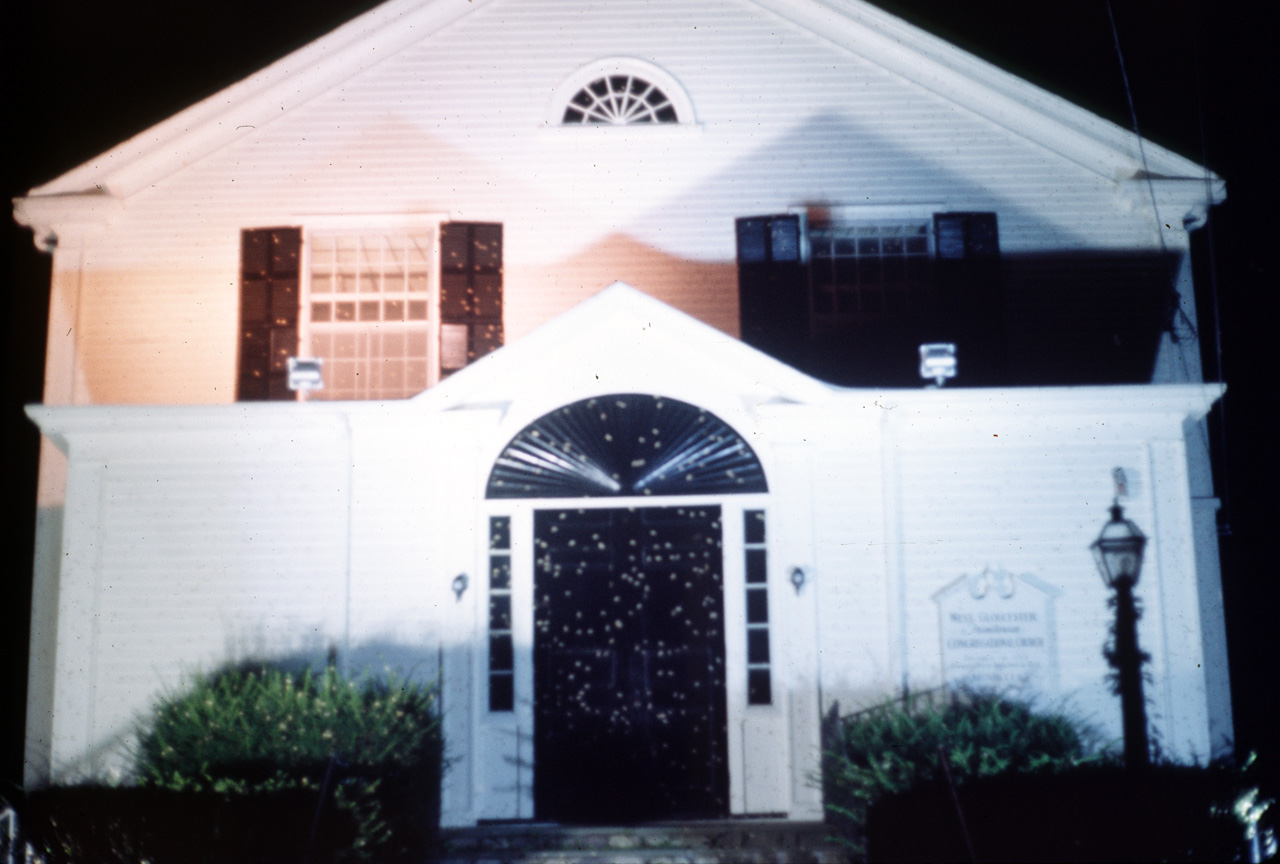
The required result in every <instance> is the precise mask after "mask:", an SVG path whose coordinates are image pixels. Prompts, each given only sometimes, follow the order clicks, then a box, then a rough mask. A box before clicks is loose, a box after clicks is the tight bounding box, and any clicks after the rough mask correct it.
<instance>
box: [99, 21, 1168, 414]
mask: <svg viewBox="0 0 1280 864" xmlns="http://www.w3.org/2000/svg"><path fill="white" fill-rule="evenodd" d="M616 56H628V57H637V58H643V59H646V60H648V61H651V62H653V63H655V64H656V65H658V66H659V67H660V68H662V69H664V70H666V71H667V72H668V73H670V74H671V75H673V76H675V78H676V79H677V80H678V81H679V82H680V83H681V84H682V85H683V87H684V88H685V90H686V91H687V92H688V94H689V96H690V98H691V100H692V102H693V105H694V107H695V111H696V120H697V123H698V125H697V126H696V127H694V128H687V129H684V128H682V129H668V128H652V129H599V128H582V129H565V128H557V127H550V128H548V127H546V125H545V121H546V118H547V112H548V105H549V99H550V97H551V94H552V92H553V91H554V90H555V88H556V87H557V86H558V85H559V84H560V82H561V81H563V80H564V79H565V78H566V77H567V76H568V75H570V74H572V73H573V72H574V71H575V70H577V69H578V68H580V67H582V66H583V65H585V64H587V63H590V62H592V61H595V60H598V59H600V58H606V57H616ZM762 58H765V61H767V62H762ZM255 125H257V124H255ZM903 202H916V203H917V205H918V209H919V210H920V212H921V213H922V214H926V215H927V213H929V212H930V211H931V209H936V208H938V207H943V208H951V209H983V210H994V211H996V212H997V214H998V216H999V220H1000V230H1001V237H1000V240H1001V247H1002V249H1004V250H1005V251H1006V252H1010V253H1019V252H1031V251H1042V250H1045V249H1079V248H1111V249H1135V248H1154V246H1155V244H1156V243H1157V239H1156V237H1155V234H1154V229H1155V223H1154V220H1148V219H1143V218H1141V216H1140V215H1138V216H1135V213H1134V212H1133V208H1132V204H1131V201H1130V199H1129V197H1128V195H1127V193H1125V191H1124V190H1123V189H1122V188H1121V187H1120V185H1118V184H1116V183H1113V182H1111V181H1109V180H1106V179H1104V178H1101V177H1099V176H1097V175H1095V174H1093V173H1090V172H1088V171H1086V170H1085V169H1084V168H1081V167H1080V166H1077V165H1075V164H1073V163H1071V162H1069V161H1067V160H1066V159H1064V158H1062V157H1060V156H1057V155H1055V154H1052V153H1050V152H1048V151H1046V150H1045V149H1044V148H1043V147H1041V146H1040V145H1037V144H1032V143H1030V142H1029V141H1027V140H1026V139H1024V138H1021V137H1019V136H1017V135H1015V134H1013V133H1012V132H1009V131H1008V130H1006V129H1003V128H1001V127H999V126H997V125H995V124H993V123H991V122H990V121H988V120H986V119H983V118H981V117H978V116H976V115H974V114H973V113H972V112H970V111H968V110H966V109H961V108H958V107H957V106H956V105H955V104H954V103H952V102H950V101H949V100H947V99H945V98H943V97H941V96H939V95H937V94H935V93H932V92H930V91H928V90H926V89H924V88H923V87H921V86H919V85H917V84H914V83H911V82H907V81H905V80H904V79H902V78H900V77H898V76H896V75H894V74H892V73H890V72H888V71H886V70H885V69H883V68H882V67H880V66H877V65H875V64H873V63H870V62H868V61H866V60H864V59H862V58H860V57H858V56H856V55H855V54H854V53H851V52H849V51H847V50H845V49H843V48H839V47H836V46H835V45H833V44H832V43H831V42H829V41H827V40H825V39H822V38H821V37H819V36H817V35H814V34H813V33H810V32H808V31H806V30H803V29H801V28H799V27H796V26H795V25H792V24H790V23H787V22H785V21H783V20H782V19H780V18H778V17H776V16H774V15H772V14H770V13H767V12H764V11H763V10H761V9H760V8H759V7H757V6H756V5H754V4H751V3H748V2H745V0H726V2H715V3H707V4H697V7H696V8H693V7H691V6H690V4H687V3H674V2H671V3H641V2H638V0H637V2H616V3H610V4H602V5H599V6H594V7H591V8H589V9H586V10H584V9H582V8H581V7H580V6H579V5H576V4H569V3H561V2H538V3H514V2H495V3H490V4H488V5H486V6H484V7H483V8H480V9H478V10H477V11H476V12H475V13H474V14H470V15H467V16H464V17H463V18H462V19H460V20H459V21H457V22H455V23H454V24H452V25H451V26H449V27H447V28H445V29H444V30H442V31H440V32H438V33H435V34H432V35H429V36H426V37H425V38H423V39H422V40H420V41H419V42H417V43H415V44H413V45H410V46H409V47H407V48H405V49H403V50H401V51H400V52H398V53H396V54H395V55H394V56H389V57H387V58H385V59H382V60H380V61H379V62H376V63H373V64H371V65H369V66H368V67H367V68H365V69H364V71H362V72H360V73H358V74H356V75H354V76H353V77H351V78H349V79H348V80H346V81H344V82H342V83H341V84H339V85H337V86H334V87H333V88H331V89H330V90H329V91H327V92H324V93H322V94H320V95H318V96H316V97H314V98H313V99H311V100H310V101H308V102H306V103H305V104H303V105H302V106H300V107H296V108H293V109H291V110H289V111H287V112H282V114H281V115H280V116H279V118H277V119H274V120H272V121H271V122H268V123H265V124H260V125H258V128H257V129H255V130H254V131H253V132H252V133H251V134H248V135H246V136H244V137H242V138H239V139H237V140H236V141H235V142H233V143H231V144H229V145H227V146H225V147H224V148H222V149H220V150H217V151H216V152H214V153H212V154H210V155H208V156H205V157H203V158H199V159H197V160H195V161H194V162H192V164H190V165H188V166H187V167H185V168H183V169H181V170H179V171H177V172H176V173H173V174H171V175H170V176H168V177H165V178H164V179H163V180H161V181H160V182H158V183H155V184H153V185H152V186H151V187H150V188H147V189H144V190H142V191H140V192H138V193H136V194H135V195H133V196H132V197H131V198H130V199H129V202H128V207H127V209H126V211H125V212H124V213H123V214H121V215H120V216H119V217H118V219H117V220H116V222H115V223H114V225H113V226H112V227H111V228H110V229H109V230H108V231H106V232H103V233H101V234H98V235H96V236H93V237H91V238H89V239H87V240H86V241H85V243H86V248H87V250H88V254H87V255H86V257H85V259H84V262H85V263H84V265H83V266H84V270H85V280H86V282H85V284H86V286H87V287H88V289H89V293H90V294H91V295H92V296H91V298H90V299H89V300H88V301H87V302H88V303H90V304H92V303H96V304H98V308H96V309H94V312H95V315H94V316H93V317H91V318H89V319H87V320H91V321H93V322H95V323H94V325H93V326H86V328H85V331H84V332H83V333H81V334H80V340H81V341H80V342H79V345H78V349H79V352H80V356H81V364H82V365H83V367H84V368H85V369H87V370H91V371H90V374H91V376H92V379H93V380H92V381H91V382H90V387H89V390H90V398H91V399H92V400H94V401H99V402H117V401H120V402H166V401H173V402H200V401H211V402H216V401H224V400H230V399H231V398H233V397H232V393H233V390H234V387H233V377H234V369H233V365H234V344H235V341H234V327H235V323H234V322H235V315H236V312H235V302H236V301H235V298H236V281H237V278H238V276H237V273H236V260H237V258H236V255H237V249H238V243H239V232H240V230H241V229H242V228H245V227H254V226H264V225H277V224H279V225H304V226H305V225H306V224H307V221H308V218H309V217H313V216H317V215H326V216H333V215H335V214H353V219H352V221H353V224H357V223H358V218H356V217H357V216H358V215H359V214H378V215H385V214H397V213H437V214H448V215H449V216H450V217H451V218H456V219H465V220H484V221H497V222H502V223H503V224H504V231H505V252H506V261H505V264H506V267H507V270H508V274H509V277H508V279H507V287H506V297H507V309H506V318H507V321H506V331H507V334H508V338H509V339H511V338H516V337H518V336H519V335H521V334H523V333H526V332H528V331H529V330H531V329H533V328H534V327H536V326H537V325H538V324H540V323H542V322H545V321H547V320H549V319H550V318H552V317H554V316H555V315H556V314H558V313H559V312H562V311H563V310H565V309H566V308H568V307H570V306H572V305H574V304H575V303H577V302H579V301H580V300H582V299H585V298H586V297H588V296H590V295H591V294H593V293H594V292H596V291H597V290H599V289H600V288H601V287H603V286H604V285H606V284H609V283H610V282H612V281H614V280H616V279H625V280H626V281H628V282H631V283H632V284H636V285H638V286H639V287H641V288H642V289H644V290H646V291H648V292H650V293H652V294H653V295H654V296H657V297H659V298H661V299H663V300H664V301H666V302H669V303H672V304H673V305H675V306H677V307H678V308H681V309H683V310H685V311H688V312H689V313H691V314H693V315H695V316H696V317H698V318H700V319H701V320H703V321H706V322H707V323H709V324H711V325H712V326H715V327H717V328H719V329H721V330H723V331H725V332H727V333H729V334H731V335H736V333H737V297H736V271H735V270H734V264H733V261H734V240H733V220H734V219H735V218H736V217H738V216H742V215H748V214H752V213H768V212H778V211H782V210H786V209H788V208H795V207H800V206H804V205H811V204H818V205H849V204H862V203H869V204H901V203H903ZM86 308H89V307H88V306H87V307H86ZM99 313H100V314H99ZM187 358H197V360H198V362H196V363H195V364H194V365H197V366H201V367H204V368H201V369H200V370H199V371H196V372H193V371H192V369H191V365H193V364H189V363H184V362H181V361H182V360H184V359H187Z"/></svg>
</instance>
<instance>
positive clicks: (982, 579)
mask: <svg viewBox="0 0 1280 864" xmlns="http://www.w3.org/2000/svg"><path fill="white" fill-rule="evenodd" d="M1056 594H1057V591H1056V590H1054V589H1053V588H1052V587H1050V586H1048V585H1045V584H1044V583H1042V582H1040V580H1038V579H1036V578H1035V577H1033V576H1030V575H1028V574H1023V575H1014V574H1012V573H1010V572H1008V571H1006V570H994V571H993V570H991V569H989V568H988V569H984V570H983V571H982V572H981V573H978V574H975V575H968V576H962V577H961V578H960V579H957V580H956V581H955V582H953V583H951V584H950V585H948V586H947V587H946V588H943V589H942V590H941V591H939V592H938V593H936V594H935V595H934V601H935V602H936V603H937V604H938V616H939V623H940V626H941V631H942V632H941V637H942V639H941V645H942V667H943V675H944V677H945V679H946V681H947V683H948V684H963V685H966V686H970V687H977V688H980V689H994V690H998V691H1001V692H1010V691H1013V692H1017V691H1021V690H1024V689H1026V688H1028V687H1033V686H1034V688H1035V689H1036V690H1037V691H1040V692H1045V691H1051V690H1053V689H1054V687H1055V683H1056V679H1057V665H1058V664H1057V659H1058V658H1057V646H1056V644H1055V639H1054V621H1053V600H1054V597H1055V595H1056ZM1028 695H1029V694H1028Z"/></svg>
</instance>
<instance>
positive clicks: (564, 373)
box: [412, 282, 837, 410]
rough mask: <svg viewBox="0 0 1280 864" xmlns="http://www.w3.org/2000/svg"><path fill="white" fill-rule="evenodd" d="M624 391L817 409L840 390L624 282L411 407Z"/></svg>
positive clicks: (479, 363) (471, 405)
mask: <svg viewBox="0 0 1280 864" xmlns="http://www.w3.org/2000/svg"><path fill="white" fill-rule="evenodd" d="M625 392H645V393H653V394H662V395H667V396H671V397H673V398H682V397H683V398H687V400H688V401H692V402H699V401H704V402H705V396H706V395H709V394H715V396H716V397H718V398H734V397H737V398H738V399H740V400H741V403H744V404H749V405H759V404H767V403H804V404H816V403H821V402H825V401H827V400H829V399H831V398H832V397H833V396H834V394H835V393H836V392H837V388H835V387H832V386H830V385H828V384H825V383H823V382H821V381H819V380H817V379H815V378H811V377H809V376H808V375H805V374H804V373H802V372H798V371H797V370H795V369H793V368H791V367H790V366H787V365H785V364H783V363H781V362H779V361H777V360H775V359H774V358H772V357H770V356H768V355H767V354H764V353H762V352H760V351H757V350H756V349H755V348H752V347H751V346H749V345H747V344H746V343H744V342H741V341H739V340H737V339H735V338H733V337H732V336H729V335H727V334H725V333H722V332H721V331H719V330H716V329H715V328H714V327H711V326H709V325H707V324H703V323H702V322H701V321H698V320H697V319H695V318H693V317H691V316H689V315H686V314H685V313H683V312H681V311H679V310H677V309H674V308H672V307H671V306H668V305H666V304H665V303H663V302H661V301H659V300H655V299H654V298H652V297H650V296H648V295H647V294H645V293H643V292H641V291H639V290H637V289H635V288H632V287H631V286H630V285H627V284H626V283H623V282H615V283H614V284H612V285H610V286H609V287H607V288H605V289H604V290H602V291H600V292H599V293H597V294H596V295H595V296H593V297H591V298H590V299H588V300H586V301H584V302H582V303H580V304H578V305H577V306H575V307H574V308H572V309H570V310H569V311H568V312H565V313H564V314H562V315H560V316H558V317H557V318H554V319H553V320H551V321H549V322H548V323H546V324H544V325H543V326H541V327H539V328H538V329H536V330H534V331H533V332H532V333H530V334H528V335H527V336H525V337H523V338H521V339H519V340H518V341H516V342H514V343H512V344H511V345H508V346H506V347H504V348H501V349H499V350H498V351H496V352H494V353H493V354H490V355H488V356H487V357H483V358H481V359H480V360H479V361H477V362H475V363H473V364H472V365H470V366H468V367H466V368H465V369H462V370H461V371H459V372H457V373H455V374H454V375H453V376H451V377H450V378H448V379H447V380H445V381H444V382H442V383H440V384H438V385H436V386H435V387H432V388H431V389H429V390H426V391H424V392H423V393H421V394H420V395H418V396H416V397H414V399H413V400H412V401H413V402H414V403H416V404H417V405H419V406H420V407H421V408H424V409H428V410H457V409H467V408H483V407H494V406H505V405H508V404H510V403H511V402H513V401H515V400H516V399H518V398H520V397H522V396H527V395H529V394H537V395H538V401H540V402H545V401H547V400H553V401H554V400H556V399H559V400H560V401H561V402H564V403H568V402H571V401H575V400H577V399H580V398H585V397H588V396H596V395H602V394H607V393H625ZM735 401H736V400H735Z"/></svg>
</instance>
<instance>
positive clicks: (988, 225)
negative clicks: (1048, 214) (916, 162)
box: [922, 213, 1008, 386]
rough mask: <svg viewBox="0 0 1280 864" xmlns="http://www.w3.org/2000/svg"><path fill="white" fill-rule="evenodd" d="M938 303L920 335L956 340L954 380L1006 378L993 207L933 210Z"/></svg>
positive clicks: (980, 381)
mask: <svg viewBox="0 0 1280 864" xmlns="http://www.w3.org/2000/svg"><path fill="white" fill-rule="evenodd" d="M933 230H934V242H935V245H934V249H935V256H936V259H937V260H936V262H935V271H934V272H935V279H934V284H935V286H936V290H937V308H936V310H934V314H932V315H931V316H929V321H928V323H927V324H926V331H927V332H925V333H924V334H923V339H922V341H929V342H954V343H956V359H957V376H956V383H957V384H964V385H967V386H975V385H976V386H991V385H995V384H1000V383H1004V380H1005V377H1006V373H1007V366H1008V359H1007V353H1008V352H1007V342H1008V320H1007V319H1008V310H1007V309H1006V308H1005V307H1006V303H1005V299H1004V274H1003V269H1002V267H1001V264H1000V236H999V230H998V227H997V224H996V214H995V213H935V214H934V216H933Z"/></svg>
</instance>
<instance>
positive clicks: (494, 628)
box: [489, 516, 515, 711]
mask: <svg viewBox="0 0 1280 864" xmlns="http://www.w3.org/2000/svg"><path fill="white" fill-rule="evenodd" d="M489 710H490V711H513V710H515V650H514V646H513V644H512V639H511V517H510V516H492V517H490V518H489Z"/></svg>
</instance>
